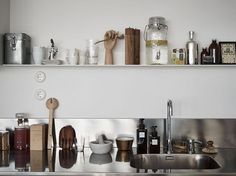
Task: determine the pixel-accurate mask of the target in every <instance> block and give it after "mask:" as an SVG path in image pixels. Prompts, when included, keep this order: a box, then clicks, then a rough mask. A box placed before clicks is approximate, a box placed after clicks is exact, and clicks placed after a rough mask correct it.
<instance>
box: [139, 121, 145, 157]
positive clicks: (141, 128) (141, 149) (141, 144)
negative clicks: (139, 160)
mask: <svg viewBox="0 0 236 176" xmlns="http://www.w3.org/2000/svg"><path fill="white" fill-rule="evenodd" d="M137 153H138V154H145V153H147V129H146V128H145V125H144V119H139V126H138V129H137Z"/></svg>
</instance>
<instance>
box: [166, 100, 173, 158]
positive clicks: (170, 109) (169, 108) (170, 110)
mask: <svg viewBox="0 0 236 176" xmlns="http://www.w3.org/2000/svg"><path fill="white" fill-rule="evenodd" d="M172 116H173V104H172V101H171V100H168V101H167V153H168V154H170V153H172V137H171V117H172Z"/></svg>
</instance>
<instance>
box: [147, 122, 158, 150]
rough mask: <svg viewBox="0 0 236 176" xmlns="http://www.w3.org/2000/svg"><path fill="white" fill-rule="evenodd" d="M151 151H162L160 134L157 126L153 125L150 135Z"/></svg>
mask: <svg viewBox="0 0 236 176" xmlns="http://www.w3.org/2000/svg"><path fill="white" fill-rule="evenodd" d="M149 153H160V136H158V133H157V126H152V132H151V134H150V136H149Z"/></svg>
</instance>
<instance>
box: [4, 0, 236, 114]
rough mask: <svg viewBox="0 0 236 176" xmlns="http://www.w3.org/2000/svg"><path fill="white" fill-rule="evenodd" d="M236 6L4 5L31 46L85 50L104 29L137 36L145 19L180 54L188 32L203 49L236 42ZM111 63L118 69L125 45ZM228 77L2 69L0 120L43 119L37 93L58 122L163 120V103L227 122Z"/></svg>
mask: <svg viewBox="0 0 236 176" xmlns="http://www.w3.org/2000/svg"><path fill="white" fill-rule="evenodd" d="M235 7H236V1H235V0H226V1H223V0H198V1H196V0H178V1H173V0H165V1H161V0H130V1H126V0H119V1H114V0H99V1H94V0H86V1H82V0H69V1H68V0H50V1H48V0H11V20H10V30H11V32H25V33H27V34H29V35H30V36H31V37H32V40H33V45H43V46H48V45H49V39H50V38H54V39H55V41H56V44H57V45H59V46H60V47H63V48H67V47H77V48H80V49H84V47H85V40H86V39H87V38H90V37H93V38H99V39H102V37H103V35H104V32H105V31H106V30H108V29H116V30H119V31H120V32H123V31H124V28H126V27H129V26H130V27H135V28H140V29H142V30H143V29H144V26H145V24H147V22H148V18H149V17H150V16H155V15H161V16H164V17H165V18H166V19H167V24H168V26H169V32H168V36H169V42H170V48H172V47H184V44H185V42H186V40H187V39H188V30H195V31H196V32H197V40H198V41H199V42H200V44H201V45H202V46H208V45H209V43H210V42H211V39H212V38H217V39H219V40H226V41H228V40H233V41H235V40H236V34H235V31H236V23H235V20H234V18H235V16H236V11H235ZM101 47H102V46H101ZM141 51H142V56H144V54H143V53H144V51H145V50H144V42H143V40H142V49H141ZM115 57H116V64H122V63H124V41H121V42H119V44H118V46H117V48H116V50H115ZM101 60H102V59H101ZM144 61H145V57H142V63H144ZM101 62H102V61H101ZM37 71H44V72H45V73H46V74H47V79H46V81H45V82H44V83H41V84H39V83H36V82H35V80H34V78H33V77H34V74H35V73H36V72H37ZM234 75H236V67H177V68H176V67H157V68H156V67H126V68H124V67H59V68H58V67H2V68H1V69H0V82H1V86H0V97H1V98H0V107H2V108H0V117H14V114H15V113H16V112H29V113H30V114H31V115H32V116H34V117H45V116H47V109H46V108H45V102H44V101H38V100H36V99H35V98H34V91H35V90H36V89H39V88H42V89H44V90H46V92H47V98H48V97H52V96H54V97H57V98H58V99H59V101H60V108H59V109H58V111H57V117H59V118H63V117H69V118H76V117H81V118H86V117H88V118H89V117H93V118H96V117H98V118H104V117H106V118H113V117H119V118H127V117H134V118H138V117H154V118H155V117H165V116H166V101H167V99H168V98H171V99H173V101H174V110H175V115H176V116H178V117H186V118H204V117H208V118H214V117H225V118H234V117H235V116H236V111H235V105H236V103H235V99H236V97H235V96H236V94H235V90H236V89H235V88H236V83H235V82H236V78H235V76H234Z"/></svg>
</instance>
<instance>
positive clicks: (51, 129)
mask: <svg viewBox="0 0 236 176" xmlns="http://www.w3.org/2000/svg"><path fill="white" fill-rule="evenodd" d="M58 105H59V102H58V100H57V99H56V98H49V99H48V100H47V102H46V106H47V108H48V109H49V124H48V145H47V146H48V147H47V148H48V149H51V148H52V147H55V146H56V132H55V122H54V111H55V109H57V107H58Z"/></svg>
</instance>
